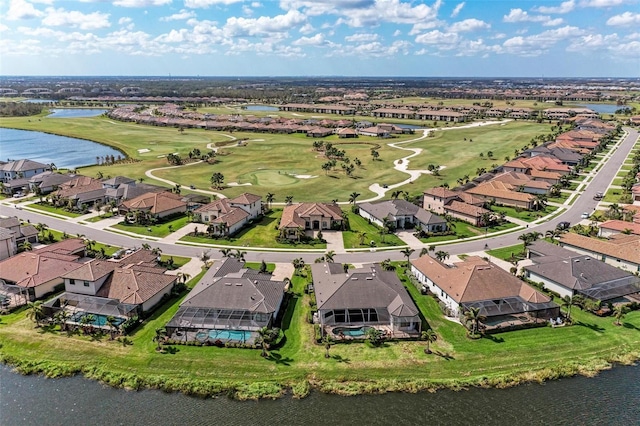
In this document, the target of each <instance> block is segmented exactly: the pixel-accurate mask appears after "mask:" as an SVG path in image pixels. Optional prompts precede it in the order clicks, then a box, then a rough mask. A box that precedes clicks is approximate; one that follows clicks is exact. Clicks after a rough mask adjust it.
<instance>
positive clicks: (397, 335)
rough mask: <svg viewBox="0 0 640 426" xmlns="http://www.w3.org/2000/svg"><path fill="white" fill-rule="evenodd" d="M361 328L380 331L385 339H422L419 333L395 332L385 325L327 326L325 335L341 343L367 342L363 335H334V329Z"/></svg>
mask: <svg viewBox="0 0 640 426" xmlns="http://www.w3.org/2000/svg"><path fill="white" fill-rule="evenodd" d="M361 327H371V328H376V329H378V330H380V331H381V332H382V335H383V338H385V339H415V338H417V337H420V333H419V332H417V331H416V332H411V333H409V332H406V331H399V330H395V331H394V330H393V329H392V328H391V327H390V326H388V325H384V324H376V325H368V324H367V325H360V326H357V325H327V326H325V327H324V332H325V334H328V335H330V336H331V337H332V338H333V339H334V340H336V341H338V342H340V341H349V340H365V339H366V338H367V336H366V335H365V334H362V335H360V336H347V335H336V334H334V332H333V330H334V329H339V328H361Z"/></svg>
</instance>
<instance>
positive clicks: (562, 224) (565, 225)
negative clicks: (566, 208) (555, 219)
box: [556, 222, 571, 230]
mask: <svg viewBox="0 0 640 426" xmlns="http://www.w3.org/2000/svg"><path fill="white" fill-rule="evenodd" d="M570 226H571V223H569V222H560V223H559V224H558V226H556V229H561V230H565V229H569V227H570Z"/></svg>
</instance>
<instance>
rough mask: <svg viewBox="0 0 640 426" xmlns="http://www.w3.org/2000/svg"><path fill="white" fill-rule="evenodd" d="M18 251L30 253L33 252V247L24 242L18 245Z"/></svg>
mask: <svg viewBox="0 0 640 426" xmlns="http://www.w3.org/2000/svg"><path fill="white" fill-rule="evenodd" d="M18 248H19V249H20V251H31V250H33V246H32V245H31V243H30V242H29V241H26V240H25V241H24V242H23V243H22V244H20V246H19V247H18Z"/></svg>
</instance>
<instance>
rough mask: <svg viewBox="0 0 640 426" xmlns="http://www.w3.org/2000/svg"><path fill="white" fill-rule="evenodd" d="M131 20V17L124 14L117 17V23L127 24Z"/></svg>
mask: <svg viewBox="0 0 640 426" xmlns="http://www.w3.org/2000/svg"><path fill="white" fill-rule="evenodd" d="M132 22H133V19H131V18H129V17H127V16H124V17H122V18H120V19H118V25H127V24H130V23H132Z"/></svg>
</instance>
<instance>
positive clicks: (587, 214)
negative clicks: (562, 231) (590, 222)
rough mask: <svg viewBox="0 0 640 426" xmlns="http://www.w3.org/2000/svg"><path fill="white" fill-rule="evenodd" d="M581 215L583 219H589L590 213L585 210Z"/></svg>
mask: <svg viewBox="0 0 640 426" xmlns="http://www.w3.org/2000/svg"><path fill="white" fill-rule="evenodd" d="M580 217H581V218H582V219H589V213H587V212H583V213H582V214H581V215H580Z"/></svg>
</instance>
